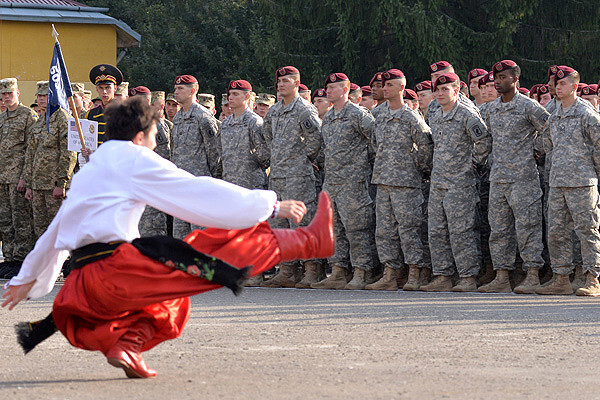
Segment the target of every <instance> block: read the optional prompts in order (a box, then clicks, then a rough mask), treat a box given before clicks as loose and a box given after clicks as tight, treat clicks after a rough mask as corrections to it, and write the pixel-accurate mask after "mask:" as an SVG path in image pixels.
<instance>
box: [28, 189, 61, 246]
mask: <svg viewBox="0 0 600 400" xmlns="http://www.w3.org/2000/svg"><path fill="white" fill-rule="evenodd" d="M62 201H63V199H55V198H54V196H52V190H34V191H33V199H32V200H31V208H32V211H33V233H34V234H35V239H36V240H37V239H39V238H40V236H42V234H43V233H44V232H46V229H47V228H48V225H50V222H52V220H53V219H54V216H55V215H56V213H58V209H59V208H60V205H61V204H62Z"/></svg>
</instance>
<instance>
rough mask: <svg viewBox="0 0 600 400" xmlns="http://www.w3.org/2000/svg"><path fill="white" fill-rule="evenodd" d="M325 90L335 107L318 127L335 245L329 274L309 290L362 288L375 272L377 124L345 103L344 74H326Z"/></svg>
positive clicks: (347, 88)
mask: <svg viewBox="0 0 600 400" xmlns="http://www.w3.org/2000/svg"><path fill="white" fill-rule="evenodd" d="M325 88H326V91H327V99H328V100H329V101H330V102H331V103H332V104H333V108H332V109H330V110H329V111H328V112H327V114H325V117H324V118H323V125H322V127H321V132H322V134H323V142H324V146H325V149H324V151H325V171H326V172H325V183H324V190H326V191H327V192H328V193H329V195H330V196H331V200H332V207H333V230H334V233H335V241H336V246H335V254H334V255H333V256H332V257H330V258H329V264H330V265H331V267H332V274H331V275H330V276H329V277H328V278H326V279H324V280H322V281H320V282H317V283H312V285H310V286H311V287H312V288H314V289H364V288H365V286H366V285H367V281H366V273H367V272H368V271H371V270H372V269H373V257H372V252H371V251H372V243H373V240H374V238H373V234H372V225H373V206H372V203H373V200H371V197H370V196H369V191H368V185H367V179H368V178H369V176H370V175H371V165H370V163H369V161H370V160H369V154H371V153H372V152H371V151H369V146H370V140H371V134H372V129H373V124H374V122H375V120H374V118H373V116H372V115H371V113H369V112H368V111H367V110H366V109H364V108H361V107H359V106H357V105H355V104H354V103H353V102H351V101H349V99H348V93H349V92H350V80H349V79H348V77H347V76H346V75H345V74H343V73H340V72H338V73H333V74H330V75H329V76H328V77H327V79H326V80H325ZM348 160H352V162H350V163H349V162H348ZM352 267H354V275H353V278H352V280H351V281H350V282H348V281H347V280H346V277H347V276H349V275H350V274H351V268H352ZM305 280H307V279H306V278H305ZM297 287H298V286H297Z"/></svg>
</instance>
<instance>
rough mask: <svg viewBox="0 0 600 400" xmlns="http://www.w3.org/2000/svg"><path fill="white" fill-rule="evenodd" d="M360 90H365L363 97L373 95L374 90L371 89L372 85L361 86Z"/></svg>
mask: <svg viewBox="0 0 600 400" xmlns="http://www.w3.org/2000/svg"><path fill="white" fill-rule="evenodd" d="M360 90H362V92H363V97H365V96H372V95H373V91H372V90H371V86H361V87H360Z"/></svg>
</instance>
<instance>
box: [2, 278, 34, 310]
mask: <svg viewBox="0 0 600 400" xmlns="http://www.w3.org/2000/svg"><path fill="white" fill-rule="evenodd" d="M34 283H35V279H34V280H33V281H32V282H29V283H26V284H24V285H14V286H9V287H8V289H6V291H5V292H4V294H2V297H5V298H6V300H4V303H2V307H6V306H8V309H9V310H12V309H13V308H15V307H16V305H17V304H19V302H20V301H21V300H23V299H25V298H27V293H29V291H30V290H31V287H32V286H33V284H34Z"/></svg>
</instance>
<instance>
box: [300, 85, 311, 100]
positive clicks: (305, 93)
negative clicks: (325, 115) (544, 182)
mask: <svg viewBox="0 0 600 400" xmlns="http://www.w3.org/2000/svg"><path fill="white" fill-rule="evenodd" d="M298 95H300V97H302V98H303V99H304V100H306V101H310V89H309V88H308V86H306V85H305V84H303V83H301V84H300V86H299V87H298Z"/></svg>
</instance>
